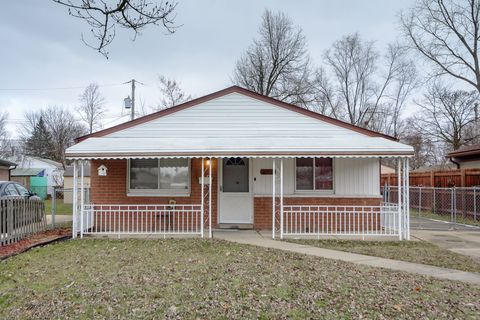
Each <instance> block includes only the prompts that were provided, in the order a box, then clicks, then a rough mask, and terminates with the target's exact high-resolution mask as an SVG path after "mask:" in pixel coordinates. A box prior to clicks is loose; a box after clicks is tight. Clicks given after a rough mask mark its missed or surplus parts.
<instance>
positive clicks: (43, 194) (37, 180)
mask: <svg viewBox="0 0 480 320" xmlns="http://www.w3.org/2000/svg"><path fill="white" fill-rule="evenodd" d="M47 186H48V180H47V177H30V190H31V191H32V192H34V193H36V194H37V195H38V196H39V197H40V198H42V199H43V200H45V199H47Z"/></svg>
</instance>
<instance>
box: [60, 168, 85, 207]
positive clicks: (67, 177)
mask: <svg viewBox="0 0 480 320" xmlns="http://www.w3.org/2000/svg"><path fill="white" fill-rule="evenodd" d="M84 179H85V180H84V184H85V188H90V164H87V165H85V167H84ZM72 191H73V166H67V167H66V168H65V172H64V174H63V203H72V202H73V192H72Z"/></svg>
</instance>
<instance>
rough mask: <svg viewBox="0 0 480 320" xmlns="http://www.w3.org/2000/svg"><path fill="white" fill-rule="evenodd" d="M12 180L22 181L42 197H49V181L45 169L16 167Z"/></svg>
mask: <svg viewBox="0 0 480 320" xmlns="http://www.w3.org/2000/svg"><path fill="white" fill-rule="evenodd" d="M11 180H12V181H15V182H18V183H20V184H21V185H22V186H24V187H25V188H27V189H29V190H30V191H32V192H33V193H35V194H36V195H38V196H39V197H40V198H42V199H47V196H48V193H47V188H48V182H47V177H46V176H45V169H40V168H26V169H25V168H16V169H14V170H12V172H11Z"/></svg>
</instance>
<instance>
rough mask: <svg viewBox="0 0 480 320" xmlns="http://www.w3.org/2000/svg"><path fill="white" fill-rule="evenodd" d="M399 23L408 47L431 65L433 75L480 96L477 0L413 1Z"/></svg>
mask: <svg viewBox="0 0 480 320" xmlns="http://www.w3.org/2000/svg"><path fill="white" fill-rule="evenodd" d="M400 23H401V28H402V31H403V34H404V36H405V37H406V39H407V40H408V42H409V44H410V47H411V48H413V49H414V50H415V51H416V52H417V53H419V54H420V56H422V57H424V58H425V59H426V61H428V62H430V63H431V64H432V65H433V67H434V68H433V76H444V75H448V76H450V77H453V78H454V79H458V80H461V81H463V82H465V83H468V84H469V85H471V86H473V87H474V88H475V89H476V90H477V92H479V93H480V62H479V59H478V46H479V39H480V0H417V1H416V3H415V5H414V6H413V7H412V8H411V9H410V10H409V11H407V12H404V13H402V14H401V17H400Z"/></svg>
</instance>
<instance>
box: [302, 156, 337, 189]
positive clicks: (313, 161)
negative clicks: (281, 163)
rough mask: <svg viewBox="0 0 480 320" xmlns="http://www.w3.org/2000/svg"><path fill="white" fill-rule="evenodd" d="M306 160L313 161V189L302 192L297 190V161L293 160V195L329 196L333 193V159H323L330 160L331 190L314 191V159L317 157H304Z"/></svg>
mask: <svg viewBox="0 0 480 320" xmlns="http://www.w3.org/2000/svg"><path fill="white" fill-rule="evenodd" d="M306 158H307V159H312V161H313V189H312V190H303V189H297V159H298V158H295V163H294V165H293V184H294V190H295V194H311V195H315V194H318V195H329V194H334V193H335V158H332V157H324V158H329V159H332V188H331V189H318V190H317V189H315V159H316V158H318V157H306Z"/></svg>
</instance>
